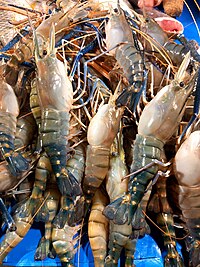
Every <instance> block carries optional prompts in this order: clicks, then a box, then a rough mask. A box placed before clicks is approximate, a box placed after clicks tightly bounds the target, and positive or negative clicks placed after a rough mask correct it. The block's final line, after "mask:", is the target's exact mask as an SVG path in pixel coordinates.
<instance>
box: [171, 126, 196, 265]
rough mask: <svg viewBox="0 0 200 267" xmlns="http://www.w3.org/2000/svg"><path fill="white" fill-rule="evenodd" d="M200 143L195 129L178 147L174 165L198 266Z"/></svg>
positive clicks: (192, 258) (192, 256) (193, 260)
mask: <svg viewBox="0 0 200 267" xmlns="http://www.w3.org/2000/svg"><path fill="white" fill-rule="evenodd" d="M199 144H200V131H199V130H195V131H194V132H192V133H191V134H190V136H189V137H188V138H187V139H186V140H185V141H184V142H183V143H182V145H181V146H180V148H179V149H178V151H177V153H176V155H175V159H174V165H173V167H174V173H175V176H176V178H177V181H178V185H177V187H176V194H177V195H178V205H179V207H180V209H181V211H182V215H183V219H184V221H185V222H186V226H187V228H188V230H189V234H190V236H192V242H191V244H190V247H189V260H190V263H191V266H198V265H199V264H200V239H199V220H200V212H199V187H200V179H199V172H198V170H199V153H200V151H199Z"/></svg>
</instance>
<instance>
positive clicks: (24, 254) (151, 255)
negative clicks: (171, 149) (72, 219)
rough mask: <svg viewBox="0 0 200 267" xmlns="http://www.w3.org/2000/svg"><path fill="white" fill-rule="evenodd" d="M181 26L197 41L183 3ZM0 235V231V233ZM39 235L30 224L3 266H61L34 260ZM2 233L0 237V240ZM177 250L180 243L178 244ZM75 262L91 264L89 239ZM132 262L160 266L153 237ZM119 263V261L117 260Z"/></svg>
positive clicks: (87, 266) (86, 266)
mask: <svg viewBox="0 0 200 267" xmlns="http://www.w3.org/2000/svg"><path fill="white" fill-rule="evenodd" d="M189 2H190V8H191V10H192V13H193V15H194V17H195V19H196V22H197V25H198V26H199V27H200V12H199V11H198V9H197V7H196V6H195V3H194V2H193V1H192V0H191V1H188V3H189ZM178 19H179V20H180V21H181V22H182V24H183V26H184V35H185V36H186V37H187V38H188V39H189V40H190V39H195V40H196V41H197V42H198V43H199V45H200V37H199V33H198V30H197V28H196V26H195V24H194V21H193V19H192V16H191V14H190V12H189V11H188V9H187V7H186V6H184V11H183V13H182V15H181V16H180V17H179V18H178ZM0 236H1V234H0ZM40 237H41V233H40V230H39V229H35V228H31V230H30V231H29V232H28V234H27V235H26V236H25V238H24V239H23V240H22V242H21V243H19V244H18V246H17V247H15V248H14V249H13V250H12V251H11V252H10V253H9V255H8V256H7V257H6V258H5V260H4V263H3V265H2V266H60V261H59V259H58V258H56V259H46V260H44V261H42V262H41V261H34V253H35V250H36V247H37V244H38V241H39V239H40ZM2 238H3V236H2V237H1V238H0V242H1V240H2ZM178 250H179V251H180V246H178ZM74 263H75V265H76V266H80V267H93V266H94V264H93V256H92V251H91V248H90V245H89V243H88V242H87V243H86V244H85V245H83V247H81V248H80V250H79V251H78V253H77V254H76V256H75V259H74ZM134 263H135V265H136V266H137V267H162V266H163V261H162V255H161V252H160V249H159V248H158V246H157V244H156V243H155V241H154V240H153V239H152V238H151V237H150V236H145V237H144V238H142V239H139V240H138V242H137V247H136V253H135V261H134ZM119 266H120V264H119Z"/></svg>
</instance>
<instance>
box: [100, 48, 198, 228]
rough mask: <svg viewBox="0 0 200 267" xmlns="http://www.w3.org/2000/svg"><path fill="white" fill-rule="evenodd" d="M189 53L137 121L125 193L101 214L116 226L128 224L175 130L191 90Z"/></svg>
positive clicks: (194, 70) (192, 74)
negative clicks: (129, 174) (131, 161)
mask: <svg viewBox="0 0 200 267" xmlns="http://www.w3.org/2000/svg"><path fill="white" fill-rule="evenodd" d="M189 62H190V53H188V54H187V56H186V57H185V59H184V60H183V62H182V64H181V66H180V68H179V70H178V72H177V74H176V76H175V77H174V79H173V80H172V81H171V83H170V84H169V85H166V86H165V87H163V88H162V89H161V90H160V91H159V92H158V93H157V95H156V96H155V97H154V98H153V99H152V100H151V101H150V103H149V104H147V105H146V107H145V108H144V110H143V112H142V115H141V117H140V120H139V125H138V134H137V135H136V140H135V145H134V160H133V164H132V166H131V177H130V180H129V186H128V192H127V193H125V194H124V196H122V197H120V198H118V199H116V200H115V201H113V202H112V203H111V204H109V205H108V206H107V207H106V208H105V210H104V212H103V213H104V215H105V216H106V217H107V218H109V219H110V220H113V222H114V223H116V224H124V223H126V222H127V221H128V223H131V221H132V218H133V215H134V213H135V211H136V209H137V207H138V204H139V203H140V201H141V200H142V198H143V196H144V192H145V190H146V188H147V187H148V185H149V183H150V182H151V181H152V180H153V178H154V176H155V175H156V173H157V172H158V170H159V165H163V164H162V162H160V159H161V155H162V151H163V146H164V144H165V143H166V142H167V141H168V140H169V138H170V137H171V136H172V135H173V133H174V131H175V130H176V129H177V127H178V125H179V122H180V120H181V118H182V116H183V113H184V107H185V103H186V100H187V98H188V96H189V95H190V93H191V92H192V90H193V89H194V83H195V78H196V75H195V74H197V71H196V69H195V67H194V69H193V71H192V73H191V75H189V74H188V73H187V67H188V65H189Z"/></svg>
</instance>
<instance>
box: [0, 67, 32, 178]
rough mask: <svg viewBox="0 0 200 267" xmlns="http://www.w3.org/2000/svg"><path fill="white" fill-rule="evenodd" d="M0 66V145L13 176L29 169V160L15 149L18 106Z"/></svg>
mask: <svg viewBox="0 0 200 267" xmlns="http://www.w3.org/2000/svg"><path fill="white" fill-rule="evenodd" d="M4 67H5V66H4V65H2V66H1V70H0V71H1V75H0V83H1V94H0V103H1V105H0V146H1V153H2V155H3V157H4V159H5V160H6V161H7V163H8V168H9V170H10V172H11V174H12V175H13V176H16V177H17V176H19V175H21V173H22V172H24V171H27V170H28V169H29V167H30V166H29V162H28V161H27V160H26V159H25V158H24V157H23V156H22V155H21V154H20V152H17V151H16V150H15V146H14V138H15V134H16V125H17V116H18V115H19V106H18V102H17V98H16V95H15V93H14V91H13V88H12V87H11V86H10V85H9V84H7V83H6V82H5V81H4V78H3V76H2V70H3V69H4Z"/></svg>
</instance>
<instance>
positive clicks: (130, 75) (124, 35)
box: [105, 5, 147, 111]
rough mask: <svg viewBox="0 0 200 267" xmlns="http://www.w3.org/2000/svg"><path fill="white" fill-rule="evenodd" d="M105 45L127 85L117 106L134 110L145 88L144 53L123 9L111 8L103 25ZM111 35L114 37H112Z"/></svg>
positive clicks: (119, 97)
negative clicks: (119, 68) (134, 36)
mask: <svg viewBox="0 0 200 267" xmlns="http://www.w3.org/2000/svg"><path fill="white" fill-rule="evenodd" d="M105 33H106V47H107V49H108V50H109V51H110V50H111V52H110V53H111V54H112V55H113V56H114V57H115V59H116V60H117V63H118V64H119V66H120V67H121V68H122V69H123V71H124V75H125V76H126V78H127V80H128V82H129V86H128V87H127V88H125V89H124V90H123V91H122V93H121V94H120V95H119V96H118V98H117V100H116V103H117V106H128V107H129V108H130V109H131V110H133V111H135V110H136V106H137V104H138V102H139V99H140V96H141V94H142V92H143V91H144V89H145V77H146V75H147V71H146V68H145V62H144V55H142V51H141V43H140V44H139V40H137V39H136V38H135V39H134V38H133V33H132V30H131V28H130V26H129V24H128V22H127V20H126V17H125V14H124V11H123V10H122V9H121V8H120V6H119V5H118V8H114V9H111V14H110V16H109V20H108V23H107V24H106V26H105ZM113 36H115V37H116V38H115V39H113Z"/></svg>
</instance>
